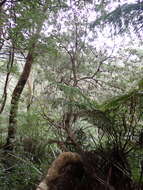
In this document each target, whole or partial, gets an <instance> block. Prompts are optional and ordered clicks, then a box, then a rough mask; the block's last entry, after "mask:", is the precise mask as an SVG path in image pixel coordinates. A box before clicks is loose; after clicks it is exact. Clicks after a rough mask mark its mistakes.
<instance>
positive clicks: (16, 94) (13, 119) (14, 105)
mask: <svg viewBox="0 0 143 190" xmlns="http://www.w3.org/2000/svg"><path fill="white" fill-rule="evenodd" d="M47 8H48V7H47V6H44V8H43V13H45V12H46V10H47ZM43 22H44V19H43V20H41V21H40V23H39V24H38V27H37V30H36V32H35V34H34V35H33V36H32V38H31V40H30V41H31V46H30V47H29V52H28V55H27V58H26V63H25V65H24V68H23V72H22V74H21V76H20V78H19V80H18V83H17V85H16V86H15V89H14V91H13V93H12V99H11V108H10V116H9V126H8V136H7V140H6V144H5V146H4V149H5V151H13V149H14V144H15V143H14V142H15V136H16V127H17V112H18V104H19V100H20V96H21V94H22V91H23V89H24V87H25V84H26V82H27V80H28V77H29V75H30V71H31V67H32V63H33V61H34V56H35V47H36V44H37V42H38V39H39V34H40V32H41V29H42V25H43Z"/></svg>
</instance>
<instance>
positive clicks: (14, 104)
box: [5, 44, 35, 150]
mask: <svg viewBox="0 0 143 190" xmlns="http://www.w3.org/2000/svg"><path fill="white" fill-rule="evenodd" d="M34 48H35V44H33V48H32V50H29V53H28V55H27V58H26V63H25V66H24V69H23V72H22V74H21V76H20V78H19V81H18V83H17V85H16V87H15V89H14V91H13V93H12V99H11V109H10V116H9V126H8V136H7V142H6V145H5V149H6V150H13V148H14V147H13V141H14V140H15V134H16V125H17V111H18V103H19V99H20V96H21V93H22V91H23V89H24V86H25V84H26V82H27V80H28V77H29V74H30V71H31V67H32V63H33V60H34V52H33V51H34Z"/></svg>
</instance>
